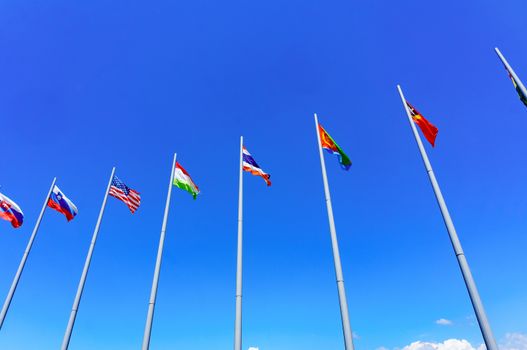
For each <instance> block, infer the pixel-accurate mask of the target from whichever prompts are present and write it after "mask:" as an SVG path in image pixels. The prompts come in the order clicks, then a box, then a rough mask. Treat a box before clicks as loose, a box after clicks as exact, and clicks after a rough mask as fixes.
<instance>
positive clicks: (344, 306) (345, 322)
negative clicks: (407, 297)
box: [315, 113, 354, 350]
mask: <svg viewBox="0 0 527 350" xmlns="http://www.w3.org/2000/svg"><path fill="white" fill-rule="evenodd" d="M315 128H316V131H317V140H318V150H319V152H320V166H321V167H322V180H323V181H324V193H325V195H326V206H327V208H328V219H329V232H330V234H331V245H332V247H333V260H334V263H335V274H336V277H337V289H338V292H339V303H340V317H341V319H342V331H343V332H344V345H345V349H346V350H353V349H354V347H353V333H352V331H351V325H350V319H349V312H348V301H347V300H346V290H345V288H344V275H343V273H342V265H341V263H340V253H339V243H338V241H337V230H336V229H335V220H334V219H333V207H332V206H331V195H330V193H329V184H328V176H327V174H326V163H325V162H324V154H323V152H322V143H321V141H320V133H319V132H318V118H317V114H316V113H315Z"/></svg>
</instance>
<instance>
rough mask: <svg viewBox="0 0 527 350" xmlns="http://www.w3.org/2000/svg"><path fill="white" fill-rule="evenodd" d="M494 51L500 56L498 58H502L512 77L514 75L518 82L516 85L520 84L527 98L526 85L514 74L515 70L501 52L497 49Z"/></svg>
mask: <svg viewBox="0 0 527 350" xmlns="http://www.w3.org/2000/svg"><path fill="white" fill-rule="evenodd" d="M494 50H496V53H497V54H498V57H499V58H500V60H501V62H502V63H503V65H504V66H505V68H507V70H508V71H509V73H510V75H512V77H513V78H514V80H515V81H516V84H518V87H519V88H520V90H521V91H522V93H523V95H524V96H527V89H525V85H523V83H522V81H521V80H520V78H519V77H518V76H517V75H516V73H515V72H514V69H512V67H511V66H510V64H509V62H507V60H506V59H505V57H504V56H503V55H502V53H501V51H500V50H499V49H498V48H497V47H495V48H494Z"/></svg>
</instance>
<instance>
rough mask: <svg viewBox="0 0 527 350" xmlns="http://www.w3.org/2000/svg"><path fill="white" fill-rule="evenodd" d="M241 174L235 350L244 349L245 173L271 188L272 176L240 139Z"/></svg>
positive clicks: (241, 138)
mask: <svg viewBox="0 0 527 350" xmlns="http://www.w3.org/2000/svg"><path fill="white" fill-rule="evenodd" d="M239 171H240V174H239V176H240V177H239V181H240V182H239V192H238V249H237V251H238V253H237V258H236V317H235V321H234V350H241V349H242V262H243V261H242V258H243V172H244V171H247V172H250V173H251V174H253V175H256V176H260V177H262V178H263V179H264V181H265V183H266V184H267V186H271V181H270V180H269V179H270V177H271V175H269V174H267V173H266V172H264V171H263V170H262V168H260V166H259V165H258V164H257V163H256V161H255V160H254V158H253V157H252V156H251V154H250V153H249V151H247V149H246V148H245V147H244V146H243V136H241V137H240V169H239Z"/></svg>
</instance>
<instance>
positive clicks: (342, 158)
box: [318, 124, 351, 170]
mask: <svg viewBox="0 0 527 350" xmlns="http://www.w3.org/2000/svg"><path fill="white" fill-rule="evenodd" d="M318 133H319V135H320V143H321V144H322V148H324V149H325V150H327V151H328V152H329V153H333V154H335V155H336V156H337V157H338V159H339V163H340V166H341V167H342V169H344V170H349V168H350V167H351V160H350V159H349V157H348V156H347V155H346V153H344V151H343V150H342V148H340V147H339V145H337V143H336V142H335V140H333V138H332V137H331V136H329V134H328V133H327V131H326V130H324V128H323V127H322V125H320V124H318Z"/></svg>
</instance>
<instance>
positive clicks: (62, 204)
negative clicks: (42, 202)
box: [48, 185, 79, 221]
mask: <svg viewBox="0 0 527 350" xmlns="http://www.w3.org/2000/svg"><path fill="white" fill-rule="evenodd" d="M48 207H50V208H52V209H55V210H56V211H58V212H59V213H62V214H64V215H65V216H66V219H67V220H68V221H71V220H72V219H73V218H74V217H75V215H77V213H78V212H79V211H78V210H77V207H76V206H75V204H73V202H72V201H70V200H69V198H68V197H66V196H65V195H64V193H62V191H61V190H60V189H59V188H58V187H57V185H55V186H54V187H53V191H52V192H51V196H49V199H48Z"/></svg>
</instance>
